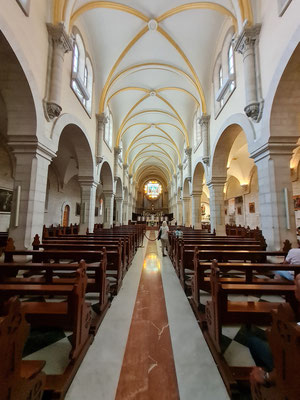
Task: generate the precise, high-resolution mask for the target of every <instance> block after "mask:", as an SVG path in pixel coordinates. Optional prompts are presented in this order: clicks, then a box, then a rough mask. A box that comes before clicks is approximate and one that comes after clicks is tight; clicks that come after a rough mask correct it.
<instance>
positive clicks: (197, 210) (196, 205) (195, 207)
mask: <svg viewBox="0 0 300 400" xmlns="http://www.w3.org/2000/svg"><path fill="white" fill-rule="evenodd" d="M201 196H202V192H196V193H193V194H192V226H193V227H194V228H195V229H201Z"/></svg>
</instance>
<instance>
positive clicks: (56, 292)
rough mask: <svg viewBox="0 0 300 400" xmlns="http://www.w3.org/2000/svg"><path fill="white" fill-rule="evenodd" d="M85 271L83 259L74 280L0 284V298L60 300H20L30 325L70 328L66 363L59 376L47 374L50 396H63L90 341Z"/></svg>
mask: <svg viewBox="0 0 300 400" xmlns="http://www.w3.org/2000/svg"><path fill="white" fill-rule="evenodd" d="M86 286H87V274H86V264H85V262H83V261H82V262H80V267H79V268H78V269H77V270H76V276H75V278H74V283H73V284H69V285H66V284H65V285H63V284H49V283H47V284H30V283H24V284H12V283H1V284H0V301H5V300H6V299H7V298H9V297H11V296H12V295H19V296H22V297H24V296H27V297H28V296H37V295H38V296H40V295H42V296H48V295H49V296H57V297H59V298H64V299H65V300H64V301H61V302H36V301H28V302H26V301H23V302H22V310H23V311H24V313H25V316H26V320H27V321H28V322H29V323H30V324H31V325H32V326H33V327H41V326H42V327H46V326H48V327H53V326H55V327H60V328H62V329H64V330H70V331H72V336H71V345H72V348H71V352H70V354H69V359H70V361H69V364H68V366H67V367H66V369H65V371H64V373H63V374H61V375H47V376H46V384H45V392H47V393H48V395H49V396H50V398H58V399H63V398H64V395H65V393H66V391H67V389H68V387H69V385H70V384H71V382H72V379H73V378H74V376H75V374H76V372H77V370H78V368H79V366H80V364H81V361H82V360H83V358H84V356H85V354H86V352H87V350H88V348H89V346H90V345H91V343H92V341H93V335H92V334H90V323H91V307H90V304H89V303H87V302H86V301H85V291H86Z"/></svg>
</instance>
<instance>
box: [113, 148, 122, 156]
mask: <svg viewBox="0 0 300 400" xmlns="http://www.w3.org/2000/svg"><path fill="white" fill-rule="evenodd" d="M114 151H115V155H116V157H118V156H119V155H120V154H121V152H122V149H121V147H119V146H118V147H115V148H114Z"/></svg>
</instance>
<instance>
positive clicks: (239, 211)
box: [237, 207, 242, 215]
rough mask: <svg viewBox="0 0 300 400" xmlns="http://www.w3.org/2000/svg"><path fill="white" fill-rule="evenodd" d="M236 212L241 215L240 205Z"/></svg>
mask: <svg viewBox="0 0 300 400" xmlns="http://www.w3.org/2000/svg"><path fill="white" fill-rule="evenodd" d="M237 213H238V215H242V207H237Z"/></svg>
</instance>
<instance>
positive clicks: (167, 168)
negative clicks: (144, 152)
mask: <svg viewBox="0 0 300 400" xmlns="http://www.w3.org/2000/svg"><path fill="white" fill-rule="evenodd" d="M145 157H147V160H146V161H148V160H149V159H150V158H155V159H156V160H158V161H159V162H161V163H162V164H163V165H164V166H165V168H166V170H167V172H168V175H169V178H170V179H171V172H170V170H169V167H168V165H167V164H166V163H165V162H163V161H162V160H161V159H160V158H158V157H156V156H154V155H152V156H142V157H141V158H145ZM143 162H145V161H143ZM141 165H142V164H140V165H139V166H138V167H137V170H138V169H139V168H140V166H141ZM136 172H137V171H136ZM136 172H135V173H134V175H135V174H136Z"/></svg>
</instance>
